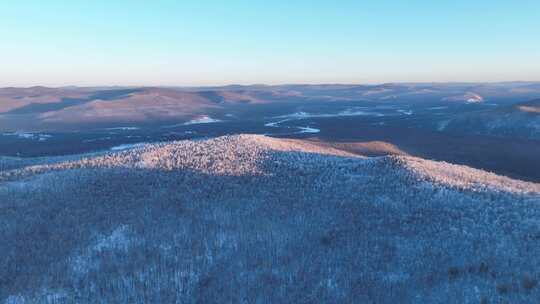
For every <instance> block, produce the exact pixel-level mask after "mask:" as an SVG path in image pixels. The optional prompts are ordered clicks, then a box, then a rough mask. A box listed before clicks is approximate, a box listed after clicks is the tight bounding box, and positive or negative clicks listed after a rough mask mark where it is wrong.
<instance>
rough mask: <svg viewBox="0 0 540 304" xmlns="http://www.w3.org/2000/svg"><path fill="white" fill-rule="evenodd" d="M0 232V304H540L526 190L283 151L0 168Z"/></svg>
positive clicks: (300, 149) (180, 148) (127, 155)
mask: <svg viewBox="0 0 540 304" xmlns="http://www.w3.org/2000/svg"><path fill="white" fill-rule="evenodd" d="M0 232H1V235H2V241H0V252H1V255H0V303H2V302H3V303H6V304H7V303H9V304H15V303H284V302H288V303H313V302H319V303H426V302H430V303H449V302H452V303H500V302H508V303H535V302H536V301H538V299H539V298H540V286H539V284H538V282H539V281H538V280H539V279H540V267H539V266H540V184H535V183H527V182H522V181H518V180H513V179H510V178H506V177H502V176H498V175H495V174H492V173H488V172H484V171H481V170H476V169H471V168H468V167H465V166H458V165H452V164H448V163H442V162H434V161H429V160H424V159H419V158H414V157H405V156H385V157H374V158H363V157H358V156H355V155H353V154H350V153H348V152H344V151H340V150H336V149H333V148H325V147H320V146H317V145H315V144H313V143H307V142H303V141H300V140H287V139H274V138H269V137H265V136H256V135H237V136H226V137H219V138H214V139H208V140H199V141H178V142H172V143H163V144H152V145H145V146H141V147H136V148H134V149H131V150H126V151H120V152H114V153H104V154H103V153H102V154H95V155H82V156H71V157H58V158H40V159H26V160H24V161H23V160H21V159H16V158H2V159H0ZM449 299H451V300H449Z"/></svg>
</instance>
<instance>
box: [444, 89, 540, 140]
mask: <svg viewBox="0 0 540 304" xmlns="http://www.w3.org/2000/svg"><path fill="white" fill-rule="evenodd" d="M441 129H444V130H448V131H455V132H467V133H477V134H487V135H494V136H502V137H508V136H512V137H521V138H530V139H540V99H535V100H531V101H528V102H522V103H516V104H513V105H510V106H506V107H502V108H497V109H492V110H487V111H482V112H476V113H468V114H464V115H461V116H458V117H456V118H454V119H451V120H449V121H447V122H444V123H443V125H442V127H441Z"/></svg>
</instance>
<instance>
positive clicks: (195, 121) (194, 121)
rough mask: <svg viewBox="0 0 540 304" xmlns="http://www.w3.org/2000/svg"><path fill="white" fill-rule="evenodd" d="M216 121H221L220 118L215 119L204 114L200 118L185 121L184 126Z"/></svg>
mask: <svg viewBox="0 0 540 304" xmlns="http://www.w3.org/2000/svg"><path fill="white" fill-rule="evenodd" d="M215 122H221V120H219V119H214V118H212V117H210V116H207V115H203V116H200V117H198V118H195V119H192V120H190V121H188V122H185V123H183V125H184V126H187V125H196V124H207V123H215Z"/></svg>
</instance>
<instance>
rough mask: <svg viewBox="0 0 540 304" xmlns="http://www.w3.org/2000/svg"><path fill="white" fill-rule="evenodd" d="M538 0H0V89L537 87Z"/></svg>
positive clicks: (539, 64) (539, 58)
mask: <svg viewBox="0 0 540 304" xmlns="http://www.w3.org/2000/svg"><path fill="white" fill-rule="evenodd" d="M539 33H540V1H538V0H533V1H528V0H516V1H507V0H490V1H487V0H475V1H471V0H453V1H450V0H448V1H446V0H441V1H433V0H430V1H420V0H409V1H405V0H403V1H397V0H396V1H390V0H380V1H361V0H356V1H349V0H336V1H328V0H325V1H317V0H311V1H307V0H286V1H268V0H267V1H259V0H251V1H235V0H229V1H204V0H199V1H181V0H176V1H172V0H171V1H169V0H154V1H139V0H108V1H104V0H94V1H79V0H70V1H59V0H47V1H42V0H39V1H38V0H29V1H25V0H19V1H10V0H0V37H1V43H0V87H5V86H32V85H47V86H64V85H79V86H94V85H148V86H154V85H155V86H159V85H162V86H194V85H224V84H254V83H264V84H281V83H382V82H446V81H460V82H461V81H482V82H483V81H486V82H488V81H489V82H495V81H515V80H522V81H527V80H532V81H538V80H540V39H539Z"/></svg>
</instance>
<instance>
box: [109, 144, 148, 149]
mask: <svg viewBox="0 0 540 304" xmlns="http://www.w3.org/2000/svg"><path fill="white" fill-rule="evenodd" d="M146 144H147V143H144V142H142V143H135V144H123V145H118V146H114V147H112V148H111V150H112V151H122V150H128V149H131V148H138V147H142V146H144V145H146Z"/></svg>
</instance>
